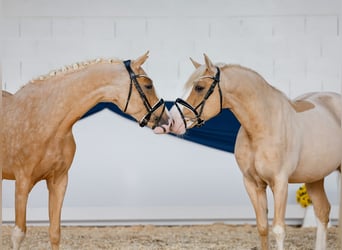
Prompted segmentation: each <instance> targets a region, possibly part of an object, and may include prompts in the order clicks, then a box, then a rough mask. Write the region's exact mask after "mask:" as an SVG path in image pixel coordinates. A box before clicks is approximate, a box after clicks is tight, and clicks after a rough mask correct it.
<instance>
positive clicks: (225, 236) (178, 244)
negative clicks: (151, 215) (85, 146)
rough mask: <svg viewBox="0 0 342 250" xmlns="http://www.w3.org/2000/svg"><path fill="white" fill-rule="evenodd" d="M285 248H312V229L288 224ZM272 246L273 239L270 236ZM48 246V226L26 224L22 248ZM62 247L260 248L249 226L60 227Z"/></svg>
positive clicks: (5, 231)
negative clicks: (27, 225) (26, 229)
mask: <svg viewBox="0 0 342 250" xmlns="http://www.w3.org/2000/svg"><path fill="white" fill-rule="evenodd" d="M11 230H12V227H11V226H7V225H3V226H2V249H3V250H7V249H11V237H10V234H11ZM286 231H287V237H286V240H285V249H296V250H301V249H305V250H306V249H314V241H315V228H299V227H293V226H288V227H287V228H286ZM270 239H271V240H270V242H271V246H272V247H271V248H272V249H275V242H274V238H273V237H272V236H271V238H270ZM338 244H339V240H338V228H337V227H331V228H329V231H328V249H339V247H338ZM21 249H24V250H26V249H27V250H36V249H39V250H40V249H44V250H45V249H50V245H49V238H48V228H47V227H41V226H39V227H38V226H35V227H32V226H31V227H28V231H27V235H26V238H25V240H24V242H23V245H22V248H21ZM61 249H62V250H63V249H68V250H69V249H70V250H71V249H75V250H76V249H77V250H78V249H82V250H96V249H113V250H114V249H123V250H138V249H139V250H145V249H146V250H147V249H148V250H157V249H158V250H159V249H191V250H193V249H196V250H197V249H198V250H202V249H203V250H204V249H206V250H208V249H212V250H216V249H218V250H219V249H239V250H240V249H252V250H256V249H260V246H259V239H258V233H257V229H256V227H255V226H251V225H225V224H213V225H199V226H112V227H74V226H70V227H62V239H61Z"/></svg>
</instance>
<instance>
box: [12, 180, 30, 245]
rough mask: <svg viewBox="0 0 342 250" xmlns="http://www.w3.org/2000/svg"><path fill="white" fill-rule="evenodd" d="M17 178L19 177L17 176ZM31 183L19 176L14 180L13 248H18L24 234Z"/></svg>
mask: <svg viewBox="0 0 342 250" xmlns="http://www.w3.org/2000/svg"><path fill="white" fill-rule="evenodd" d="M18 179H19V178H18ZM31 188H32V184H31V183H30V181H29V180H28V179H25V178H20V181H18V180H16V182H15V227H14V229H13V232H12V238H11V239H12V244H13V249H15V250H17V249H19V248H20V245H21V243H22V242H23V240H24V238H25V234H26V206H27V199H28V195H29V192H30V191H31Z"/></svg>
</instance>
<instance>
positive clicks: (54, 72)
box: [29, 58, 122, 83]
mask: <svg viewBox="0 0 342 250" xmlns="http://www.w3.org/2000/svg"><path fill="white" fill-rule="evenodd" d="M118 62H122V60H119V59H116V58H110V59H103V58H97V59H94V60H88V61H83V62H77V63H74V64H70V65H66V66H64V67H62V68H60V69H57V70H52V71H50V72H49V73H48V74H46V75H41V76H39V77H36V78H34V79H32V80H30V81H29V83H38V82H39V83H40V82H41V81H45V80H48V79H50V78H53V77H55V76H60V75H64V74H67V73H71V72H76V71H78V70H81V69H85V68H87V67H88V66H90V65H95V64H100V63H118Z"/></svg>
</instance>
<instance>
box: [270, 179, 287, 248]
mask: <svg viewBox="0 0 342 250" xmlns="http://www.w3.org/2000/svg"><path fill="white" fill-rule="evenodd" d="M271 190H272V192H273V197H274V219H273V226H272V231H273V234H274V236H275V239H276V242H277V249H278V250H283V249H284V239H285V212H286V202H287V193H288V183H287V179H275V180H274V184H273V185H272V186H271Z"/></svg>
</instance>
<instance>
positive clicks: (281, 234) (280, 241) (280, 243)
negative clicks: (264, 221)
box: [272, 225, 285, 250]
mask: <svg viewBox="0 0 342 250" xmlns="http://www.w3.org/2000/svg"><path fill="white" fill-rule="evenodd" d="M272 231H273V234H274V236H275V239H276V242H277V249H278V250H281V249H284V239H285V228H284V226H280V225H275V226H273V229H272Z"/></svg>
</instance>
